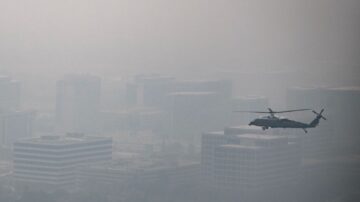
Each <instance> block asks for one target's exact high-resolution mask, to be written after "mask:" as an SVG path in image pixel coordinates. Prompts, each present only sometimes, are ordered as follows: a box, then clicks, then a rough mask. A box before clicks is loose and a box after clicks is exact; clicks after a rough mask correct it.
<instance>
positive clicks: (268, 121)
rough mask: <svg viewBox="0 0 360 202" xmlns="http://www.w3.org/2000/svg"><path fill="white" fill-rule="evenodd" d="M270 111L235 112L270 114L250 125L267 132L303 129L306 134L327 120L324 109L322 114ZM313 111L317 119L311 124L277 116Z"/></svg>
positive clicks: (296, 110)
mask: <svg viewBox="0 0 360 202" xmlns="http://www.w3.org/2000/svg"><path fill="white" fill-rule="evenodd" d="M268 110H269V111H234V112H247V113H257V114H269V115H267V116H263V117H260V118H257V119H254V120H253V121H251V122H250V123H249V125H250V126H252V125H254V126H259V127H261V128H262V129H263V130H267V129H269V128H301V129H303V130H304V132H305V133H307V132H308V131H307V130H306V129H307V128H315V127H316V126H318V125H319V122H320V119H323V120H327V119H326V118H325V117H324V116H323V115H322V113H323V112H324V109H322V110H321V111H320V113H318V112H316V111H315V110H312V109H294V110H285V111H273V110H272V109H271V108H268ZM310 110H311V111H312V112H313V113H314V114H316V117H315V118H314V119H313V120H312V121H311V122H310V123H303V122H299V121H294V120H290V119H287V118H282V117H278V116H276V115H275V114H280V113H289V112H298V111H310Z"/></svg>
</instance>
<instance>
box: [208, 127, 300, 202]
mask: <svg viewBox="0 0 360 202" xmlns="http://www.w3.org/2000/svg"><path fill="white" fill-rule="evenodd" d="M240 128H241V127H240ZM240 128H239V132H238V134H236V133H235V132H234V129H233V130H232V131H231V130H230V132H232V133H229V132H228V133H227V134H226V133H224V132H210V133H204V134H203V136H202V154H201V155H202V158H201V160H202V161H201V169H202V179H203V182H204V183H205V184H204V186H207V187H208V188H210V189H214V190H217V191H220V192H221V193H223V194H225V195H227V196H229V197H230V196H232V197H235V198H236V197H239V196H241V197H243V198H248V199H252V200H254V199H259V200H260V198H257V197H259V196H260V195H261V196H262V197H263V196H272V197H275V198H276V195H277V194H276V193H279V192H281V190H285V189H287V188H289V189H290V187H292V186H294V185H295V184H296V182H297V179H298V175H299V172H300V169H301V152H300V151H301V146H300V145H299V144H298V142H297V141H294V139H293V138H288V136H285V135H282V136H279V135H270V134H261V132H260V131H259V132H258V133H257V132H256V130H255V129H254V133H251V134H246V133H242V132H245V131H246V130H245V129H244V130H240ZM248 130H249V129H248ZM227 131H229V129H227ZM289 193H290V192H289ZM273 200H275V201H276V200H277V199H274V198H273ZM244 201H246V200H245V199H244ZM269 201H270V199H269Z"/></svg>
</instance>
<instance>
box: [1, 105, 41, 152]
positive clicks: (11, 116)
mask: <svg viewBox="0 0 360 202" xmlns="http://www.w3.org/2000/svg"><path fill="white" fill-rule="evenodd" d="M34 117H35V112H33V111H8V112H4V113H0V143H1V144H2V145H3V146H5V147H9V148H11V146H12V145H13V143H14V142H15V141H17V140H20V139H23V138H31V137H32V134H33V120H34Z"/></svg>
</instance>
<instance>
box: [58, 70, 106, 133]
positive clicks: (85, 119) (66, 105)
mask: <svg viewBox="0 0 360 202" xmlns="http://www.w3.org/2000/svg"><path fill="white" fill-rule="evenodd" d="M100 87H101V80H100V78H98V77H96V76H91V75H78V74H72V75H66V76H65V77H64V78H63V79H62V80H59V81H58V82H57V95H56V120H57V129H58V130H59V131H62V132H64V131H65V132H80V133H95V132H97V130H98V115H99V108H100Z"/></svg>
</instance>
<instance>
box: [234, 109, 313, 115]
mask: <svg viewBox="0 0 360 202" xmlns="http://www.w3.org/2000/svg"><path fill="white" fill-rule="evenodd" d="M309 110H311V109H294V110H285V111H271V112H270V111H241V110H240V111H238V110H236V111H234V112H247V113H257V114H279V113H288V112H298V111H309Z"/></svg>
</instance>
